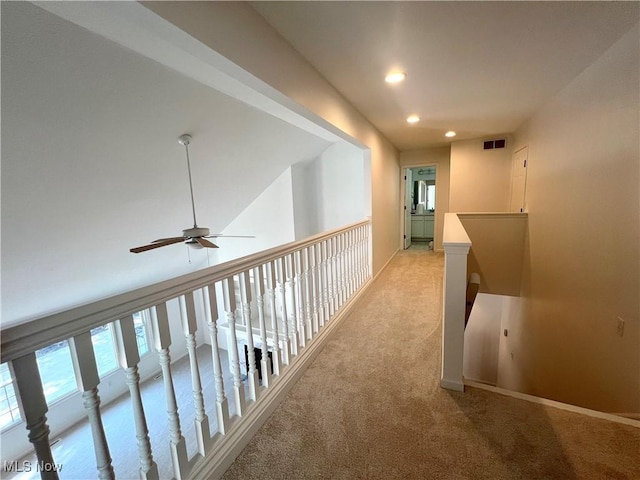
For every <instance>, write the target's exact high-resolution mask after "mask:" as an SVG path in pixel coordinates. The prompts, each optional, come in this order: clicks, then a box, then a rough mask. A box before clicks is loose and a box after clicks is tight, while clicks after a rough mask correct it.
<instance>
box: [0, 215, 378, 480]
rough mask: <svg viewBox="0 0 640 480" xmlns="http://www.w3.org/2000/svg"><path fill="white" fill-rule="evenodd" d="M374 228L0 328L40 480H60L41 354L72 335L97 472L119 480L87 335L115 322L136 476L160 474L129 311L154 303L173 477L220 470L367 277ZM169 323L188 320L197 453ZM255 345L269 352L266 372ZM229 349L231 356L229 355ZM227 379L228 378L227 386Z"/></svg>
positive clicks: (352, 228) (331, 235) (346, 230)
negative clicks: (201, 320)
mask: <svg viewBox="0 0 640 480" xmlns="http://www.w3.org/2000/svg"><path fill="white" fill-rule="evenodd" d="M369 237H370V222H369V221H363V222H359V223H355V224H353V225H349V226H346V227H343V228H340V229H336V230H333V231H331V232H326V233H324V234H319V235H316V236H314V237H310V238H308V239H305V240H302V241H298V242H293V243H290V244H287V245H283V246H280V247H276V248H273V249H270V250H267V251H265V252H261V253H257V254H254V255H250V256H247V257H244V258H241V259H238V260H234V261H231V262H227V263H224V264H221V265H216V266H214V267H210V268H207V269H204V270H200V271H197V272H194V273H191V274H188V275H184V276H181V277H178V278H175V279H172V280H168V281H165V282H161V283H158V284H155V285H152V286H149V287H144V288H140V289H137V290H133V291H130V292H127V293H124V294H121V295H117V296H114V297H111V298H107V299H104V300H100V301H97V302H94V303H91V304H89V305H85V306H82V307H78V308H74V309H71V310H68V311H65V312H62V313H59V314H55V315H51V316H48V317H45V318H42V319H39V320H37V321H35V322H30V323H28V324H25V325H19V326H16V327H12V328H9V329H6V330H3V331H2V350H1V353H2V362H8V364H9V366H10V370H11V374H12V378H13V381H14V382H15V385H16V390H17V394H18V397H19V405H20V412H21V414H22V418H23V419H24V420H25V423H26V426H27V430H28V437H29V441H30V442H31V443H32V444H33V447H34V450H35V452H36V455H37V459H38V465H39V466H40V472H41V477H42V478H47V479H48V478H52V479H55V478H58V474H57V472H56V471H55V466H56V462H55V459H54V457H53V454H52V451H51V448H50V446H49V427H48V424H47V416H46V414H47V412H48V407H47V403H46V400H45V395H44V392H43V387H42V382H41V379H40V373H39V370H38V364H37V362H36V354H35V352H36V351H37V350H39V349H41V348H44V347H47V346H49V345H51V344H53V343H56V342H59V341H62V340H68V341H69V344H70V347H71V348H70V350H71V354H72V359H73V363H74V369H75V373H76V377H77V384H78V389H79V391H80V392H81V394H82V397H83V404H84V408H85V410H86V413H87V417H88V421H89V423H90V426H91V430H92V436H93V441H94V445H93V447H94V453H95V463H96V468H97V476H98V477H99V478H105V479H106V478H115V475H114V469H113V466H112V459H111V455H110V451H109V445H108V442H107V439H106V435H105V429H104V426H103V422H102V418H101V408H100V397H99V388H100V377H99V375H98V371H97V365H96V359H95V355H94V350H93V344H92V341H91V333H90V332H91V330H92V329H93V328H95V327H98V326H101V325H105V324H108V323H111V322H113V324H114V325H115V332H116V343H117V353H118V360H119V364H120V367H121V368H122V369H123V370H124V372H125V374H126V385H127V387H128V390H129V394H130V401H131V407H132V412H133V418H134V423H135V439H134V438H130V439H128V441H129V442H130V443H131V448H137V451H138V457H139V467H138V469H139V476H140V478H145V479H154V478H158V477H159V474H158V466H157V464H156V461H155V460H154V456H153V451H152V445H151V442H150V440H149V428H148V425H147V420H146V417H145V405H144V402H143V398H142V396H141V388H140V376H139V371H138V365H139V362H140V356H139V354H138V347H137V343H136V332H135V327H134V318H133V316H134V314H135V313H136V312H140V311H143V310H147V309H148V310H149V311H150V315H151V321H152V327H153V337H154V338H153V344H154V347H155V350H156V352H157V354H158V360H159V369H160V370H161V371H162V379H163V380H162V381H163V383H164V392H165V401H166V410H167V419H166V421H167V424H168V429H169V432H170V435H169V438H168V439H167V446H166V448H167V450H166V451H163V452H162V453H161V454H162V455H163V457H166V456H168V457H170V458H171V462H172V467H173V475H174V477H175V478H177V479H184V478H204V476H206V477H207V478H216V477H217V476H220V475H221V474H222V473H223V472H224V471H225V470H226V468H228V466H229V465H230V464H231V462H232V461H233V459H234V458H235V457H236V456H237V455H238V454H239V453H240V451H241V450H242V448H243V447H244V445H245V444H246V443H247V442H248V441H249V439H250V438H251V436H252V435H253V434H254V433H255V431H256V430H257V429H258V428H259V426H260V425H261V423H262V422H264V421H265V420H266V418H267V416H268V415H269V414H270V412H271V411H273V409H274V408H275V406H276V405H277V403H278V402H279V401H280V400H281V399H282V398H283V397H284V394H285V393H286V391H287V390H288V389H289V388H290V387H291V385H292V384H293V383H294V382H295V380H297V378H298V377H299V376H300V375H301V373H302V371H303V369H304V367H305V365H307V364H308V363H309V361H310V360H311V359H312V358H313V357H314V356H315V354H317V352H319V350H320V348H321V347H322V344H323V342H324V341H326V338H327V335H328V333H329V332H330V331H331V330H333V329H334V328H335V326H336V325H337V323H338V320H340V319H341V318H344V317H345V315H346V312H347V311H348V309H349V308H351V306H352V305H353V300H355V297H356V296H357V295H359V294H360V293H361V292H362V291H363V289H364V287H365V286H366V285H367V284H368V282H369V281H370V279H371V267H370V259H371V255H370V242H369ZM238 290H239V291H238ZM238 294H239V295H238ZM176 298H177V299H178V300H179V307H180V308H179V315H178V318H171V315H170V311H171V310H169V309H167V302H169V301H171V300H174V299H176ZM238 303H239V304H238ZM198 309H202V310H203V312H202V311H201V312H198V311H197V310H198ZM199 314H200V315H204V317H205V318H206V321H207V326H208V334H209V338H210V341H211V353H212V363H213V377H214V378H213V382H214V385H215V397H214V398H205V396H204V395H203V387H202V383H201V377H200V368H199V366H198V357H197V356H196V347H197V345H196V338H197V337H196V333H197V327H198V322H197V321H196V317H198V316H199ZM219 317H222V318H219ZM170 322H180V323H181V326H182V331H183V333H184V338H185V340H186V346H187V353H188V360H189V367H190V372H191V387H192V392H193V405H192V406H191V408H193V411H194V413H195V435H196V441H197V452H196V453H195V455H194V456H192V458H188V455H187V448H186V442H185V438H184V436H183V434H182V431H181V426H180V416H179V414H178V406H177V401H176V393H175V385H174V383H173V379H172V364H171V356H170V348H171V344H172V342H173V341H175V340H176V339H172V338H171V333H170ZM221 333H226V341H224V340H223V341H221V340H220V338H221V335H220V334H221ZM222 338H224V335H222ZM239 345H246V347H247V355H248V362H247V364H248V365H247V368H246V369H245V370H246V372H245V374H246V380H243V378H242V377H243V375H242V372H241V361H240V358H241V355H240V354H239V352H238V346H239ZM254 346H257V347H258V349H259V350H260V353H261V360H260V363H259V367H260V369H259V372H258V368H257V364H256V355H255V352H256V351H255V350H254ZM224 350H227V352H228V359H229V361H228V362H226V361H224V362H223V361H222V356H223V355H222V354H223V351H224ZM242 357H244V352H243V355H242ZM269 357H271V362H272V365H271V368H269V366H270V365H269ZM225 358H226V357H225ZM227 365H228V367H227ZM225 368H228V369H229V371H226V370H225ZM259 374H260V375H261V378H262V381H261V382H260V381H259V379H258V376H259ZM229 379H231V381H230V383H231V385H227V383H229ZM245 382H246V383H245ZM208 402H215V413H216V418H215V425H217V426H216V427H215V428H216V431H215V432H213V435H212V434H211V432H210V423H209V419H208V418H207V414H206V409H205V404H206V403H208ZM182 407H183V408H184V407H185V406H184V405H182ZM120 440H121V441H122V442H125V441H127V439H125V438H122V439H120ZM167 453H168V454H169V455H167ZM83 461H85V460H84V459H83ZM129 473H131V472H129Z"/></svg>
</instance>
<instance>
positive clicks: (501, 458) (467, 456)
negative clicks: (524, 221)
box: [224, 250, 640, 480]
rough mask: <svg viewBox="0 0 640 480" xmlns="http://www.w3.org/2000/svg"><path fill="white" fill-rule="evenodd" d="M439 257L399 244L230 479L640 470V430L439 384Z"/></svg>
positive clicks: (638, 475) (580, 475)
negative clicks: (459, 391) (397, 250)
mask: <svg viewBox="0 0 640 480" xmlns="http://www.w3.org/2000/svg"><path fill="white" fill-rule="evenodd" d="M443 263H444V258H443V255H442V254H441V253H436V252H429V251H419V250H408V251H404V252H400V253H399V254H398V255H397V256H396V257H395V258H394V259H393V260H392V262H391V263H390V264H389V266H388V267H387V268H386V269H385V270H384V271H383V272H382V274H381V275H380V276H379V278H378V279H377V280H376V281H375V283H374V284H373V285H372V287H371V288H370V289H369V291H368V292H367V294H366V295H365V296H364V298H363V299H362V300H360V304H359V306H358V308H356V309H354V311H353V313H352V314H351V315H350V316H349V317H348V318H347V319H346V320H345V322H344V324H343V325H341V326H340V328H339V329H338V331H337V332H336V334H335V336H334V337H333V338H332V339H331V340H330V341H329V342H328V344H327V346H326V348H325V349H324V350H323V351H322V352H321V353H320V355H319V356H318V357H317V358H316V360H315V361H314V362H313V364H312V365H311V366H310V367H309V369H308V370H307V371H306V372H305V374H304V376H303V377H302V378H301V380H300V381H299V382H298V384H297V385H296V386H294V388H293V389H292V390H291V392H290V393H289V394H288V396H287V397H286V399H285V400H284V401H283V403H282V404H281V405H280V406H279V407H278V409H277V410H276V411H275V412H274V414H273V415H272V416H271V417H270V418H269V420H267V422H266V423H265V425H264V426H263V427H262V428H261V429H260V430H259V432H258V433H257V435H256V436H255V437H254V438H253V439H252V440H251V442H250V443H249V445H248V446H247V447H246V448H245V449H244V451H243V452H242V453H241V454H240V456H239V457H238V458H237V459H236V461H235V462H234V464H233V465H232V466H231V467H230V469H229V470H228V471H227V472H226V474H225V476H224V479H226V480H233V479H310V478H325V479H396V478H406V479H527V480H529V479H624V478H626V479H640V429H637V428H634V427H630V426H625V425H620V424H615V423H610V422H607V421H604V420H600V419H595V418H592V417H586V416H583V415H580V414H575V413H570V412H567V411H563V410H558V409H555V408H551V407H544V406H541V405H536V404H532V403H530V402H526V401H521V400H517V399H514V398H510V397H504V396H501V395H496V394H492V393H490V392H487V391H484V390H478V389H473V388H468V389H467V391H466V393H464V394H462V393H455V392H449V391H447V390H443V389H441V388H440V387H439V384H438V381H439V374H440V342H441V325H440V320H441V319H440V312H441V301H442V272H443Z"/></svg>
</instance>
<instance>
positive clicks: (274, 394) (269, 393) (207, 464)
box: [189, 279, 373, 478]
mask: <svg viewBox="0 0 640 480" xmlns="http://www.w3.org/2000/svg"><path fill="white" fill-rule="evenodd" d="M372 283H373V280H372V279H369V280H367V282H366V283H364V284H363V285H362V287H361V288H360V290H359V291H358V293H356V294H355V295H354V296H353V297H352V298H351V299H350V300H349V301H348V302H347V303H346V304H345V306H344V307H343V308H342V309H341V311H340V312H339V313H338V314H337V315H336V316H335V317H334V318H333V319H332V320H331V322H330V323H328V324H327V325H326V326H325V327H324V328H323V329H322V331H321V332H319V334H318V336H317V337H315V338H314V339H313V342H312V343H311V344H309V345H308V346H307V347H305V348H304V349H302V351H301V352H300V355H299V356H298V357H295V358H294V360H293V362H292V363H291V365H290V366H289V367H288V368H287V369H286V370H284V372H283V373H282V375H281V376H280V377H274V378H273V383H272V384H271V385H269V388H268V389H265V390H262V392H261V395H260V402H257V403H252V404H251V405H249V406H248V411H247V413H245V414H244V415H243V416H242V417H239V418H238V417H235V418H234V420H233V421H234V428H232V429H230V430H231V431H230V432H229V433H228V434H227V435H224V436H218V437H217V440H216V441H214V443H213V445H212V447H211V451H210V452H208V454H207V455H206V456H205V457H204V458H201V459H200V460H199V461H198V462H197V463H196V464H195V465H194V468H193V470H192V471H191V472H190V473H189V478H205V477H206V478H220V477H222V475H223V474H224V472H226V471H227V469H228V468H229V467H230V466H231V464H232V463H233V462H234V461H235V459H236V458H237V457H238V455H240V453H242V450H243V449H244V448H245V447H246V446H247V444H248V443H249V442H250V441H251V439H252V438H253V436H254V435H255V434H256V433H257V431H258V430H259V429H260V427H262V425H263V424H264V423H265V422H266V421H267V419H268V418H269V416H270V415H271V414H272V413H273V412H274V410H275V409H276V408H277V407H278V405H280V403H281V402H282V400H284V398H285V396H286V395H287V393H289V390H291V388H293V386H294V385H295V384H296V383H297V381H298V380H299V379H300V377H301V376H302V374H303V373H304V372H305V370H306V369H307V368H308V367H309V365H311V363H312V362H313V360H314V359H315V358H316V356H317V355H318V354H319V353H320V352H321V351H322V349H323V348H324V346H325V344H326V343H327V342H328V341H329V339H330V338H331V335H332V334H333V333H334V331H335V330H336V328H337V327H338V326H339V325H340V324H341V323H342V322H343V321H344V320H345V319H346V318H347V317H348V315H349V313H350V312H351V310H352V309H353V308H354V306H355V304H356V303H357V301H358V299H359V298H360V297H361V296H362V295H363V294H364V293H365V292H366V291H367V289H368V288H369V287H370V286H371V285H372Z"/></svg>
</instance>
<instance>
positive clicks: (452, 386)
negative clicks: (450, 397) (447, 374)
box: [440, 378, 465, 392]
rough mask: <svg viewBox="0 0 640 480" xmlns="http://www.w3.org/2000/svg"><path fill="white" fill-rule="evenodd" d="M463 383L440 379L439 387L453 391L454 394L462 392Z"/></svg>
mask: <svg viewBox="0 0 640 480" xmlns="http://www.w3.org/2000/svg"><path fill="white" fill-rule="evenodd" d="M464 385H465V384H464V383H463V382H458V381H456V380H447V379H444V378H443V379H441V380H440V386H441V387H442V388H446V389H447V390H455V391H456V392H464Z"/></svg>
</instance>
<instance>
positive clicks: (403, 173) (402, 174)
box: [399, 162, 441, 251]
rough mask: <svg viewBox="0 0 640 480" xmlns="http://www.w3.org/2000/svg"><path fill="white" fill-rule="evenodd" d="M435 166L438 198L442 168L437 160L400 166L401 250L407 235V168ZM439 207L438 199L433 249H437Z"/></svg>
mask: <svg viewBox="0 0 640 480" xmlns="http://www.w3.org/2000/svg"><path fill="white" fill-rule="evenodd" d="M430 167H433V168H435V169H436V179H435V186H436V198H437V191H438V170H440V167H439V165H438V163H437V162H431V163H429V162H427V163H424V164H419V165H401V166H400V188H399V190H400V238H399V241H400V250H404V249H405V248H404V245H405V243H404V235H405V231H406V225H405V223H406V216H405V209H404V207H405V188H406V184H405V176H406V173H407V170H411V169H414V168H418V169H420V168H430ZM439 208H441V207H440V206H439V203H438V201H437V200H436V208H435V211H434V212H433V251H435V240H436V232H437V231H438V230H437V229H438V215H437V214H438V210H439Z"/></svg>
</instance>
